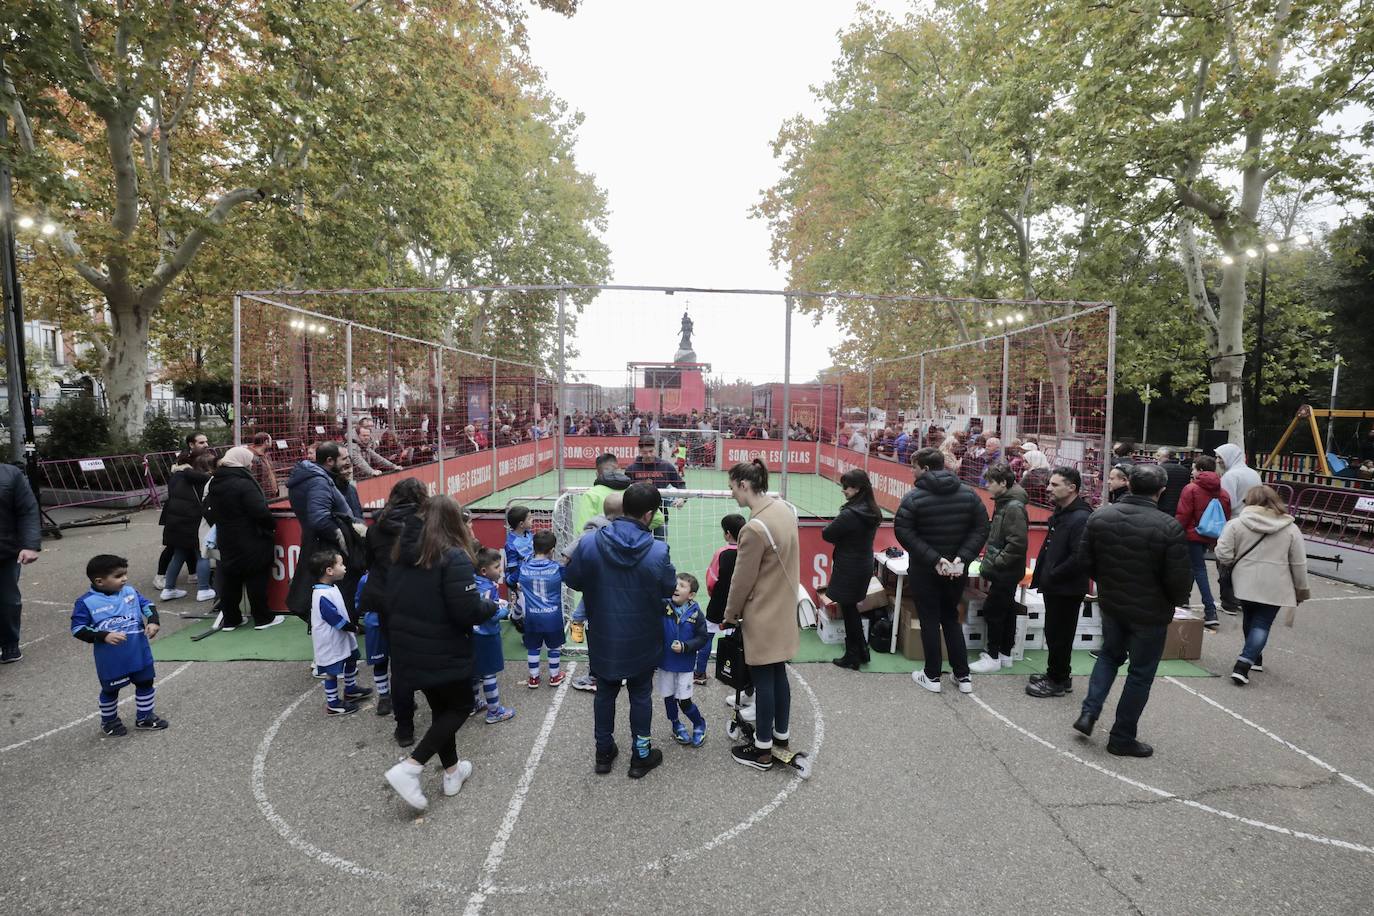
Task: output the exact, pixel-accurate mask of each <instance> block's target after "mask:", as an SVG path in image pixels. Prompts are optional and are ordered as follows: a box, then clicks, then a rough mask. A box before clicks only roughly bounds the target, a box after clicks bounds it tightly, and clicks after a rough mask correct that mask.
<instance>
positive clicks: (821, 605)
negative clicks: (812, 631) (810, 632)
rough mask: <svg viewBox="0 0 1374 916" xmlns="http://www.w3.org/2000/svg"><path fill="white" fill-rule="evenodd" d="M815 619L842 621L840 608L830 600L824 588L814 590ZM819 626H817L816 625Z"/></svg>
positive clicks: (842, 615) (842, 616)
mask: <svg viewBox="0 0 1374 916" xmlns="http://www.w3.org/2000/svg"><path fill="white" fill-rule="evenodd" d="M816 617H817V618H821V617H829V618H830V619H831V620H844V614H843V613H842V612H841V611H840V606H839V605H838V604H836V603H835V602H834V601H831V600H830V596H829V595H827V594H826V593H825V589H824V588H818V589H816ZM817 626H819V624H817Z"/></svg>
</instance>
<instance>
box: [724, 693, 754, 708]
mask: <svg viewBox="0 0 1374 916" xmlns="http://www.w3.org/2000/svg"><path fill="white" fill-rule="evenodd" d="M725 705H726V706H729V707H730V708H731V709H734V708H735V695H734V694H733V693H728V694H726V695H725ZM739 705H740V706H753V705H754V698H753V697H750V696H747V695H746V696H742V697H741V698H740V702H739Z"/></svg>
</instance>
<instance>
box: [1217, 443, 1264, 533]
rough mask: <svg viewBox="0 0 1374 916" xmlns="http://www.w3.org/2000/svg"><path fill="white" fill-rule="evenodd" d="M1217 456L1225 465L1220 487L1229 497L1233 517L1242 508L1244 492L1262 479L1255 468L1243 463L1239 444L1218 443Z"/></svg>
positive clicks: (1255, 485)
mask: <svg viewBox="0 0 1374 916" xmlns="http://www.w3.org/2000/svg"><path fill="white" fill-rule="evenodd" d="M1217 458H1218V459H1219V460H1220V461H1221V462H1222V464H1224V465H1226V472H1225V473H1224V474H1222V475H1221V488H1222V489H1223V490H1225V491H1226V493H1227V494H1228V495H1229V496H1230V497H1231V517H1232V518H1235V517H1236V516H1238V515H1240V510H1241V509H1242V508H1244V503H1245V494H1246V493H1249V492H1250V488H1251V487H1257V486H1259V485H1260V484H1261V483H1263V481H1261V480H1260V475H1259V474H1257V473H1256V472H1255V469H1254V468H1252V467H1250V465H1248V464H1246V463H1245V449H1243V448H1241V447H1240V446H1239V445H1234V444H1232V443H1230V442H1228V443H1226V444H1225V445H1218V446H1217Z"/></svg>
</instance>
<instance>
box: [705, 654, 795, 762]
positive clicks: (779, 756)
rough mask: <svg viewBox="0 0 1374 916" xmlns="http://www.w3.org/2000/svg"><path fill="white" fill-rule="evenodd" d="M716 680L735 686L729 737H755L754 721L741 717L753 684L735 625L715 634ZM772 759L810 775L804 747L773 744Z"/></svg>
mask: <svg viewBox="0 0 1374 916" xmlns="http://www.w3.org/2000/svg"><path fill="white" fill-rule="evenodd" d="M716 680H718V681H720V682H721V683H722V684H724V685H725V686H727V687H733V688H734V690H735V702H734V704H733V709H732V711H731V715H730V721H729V722H728V723H727V724H726V726H725V734H726V735H727V736H729V738H730V740H731V741H747V742H750V743H752V742H753V740H754V723H753V722H750V721H748V720H747V719H745V718H744V714H743V709H744V707H745V706H746V705H747V704H746V703H745V702H744V692H745V691H746V690H748V689H749V688H751V687H753V686H754V684H753V679H752V678H751V677H750V676H749V666H748V665H746V664H745V663H744V641H743V638H742V637H741V635H740V630H739V628H738V627H736V628H735V629H734V630H731V631H729V632H726V633H722V634H721V635H720V636H718V637H717V638H716ZM772 753H773V760H774V761H775V762H777V763H781V764H784V765H786V766H789V767H791V768H792V769H794V770H796V771H797V773H798V775H800V776H801V778H802V779H810V778H811V758H810V757H809V756H807V754H806V752H805V751H794V750H791V749H790V748H781V747H778V746H777V745H774V746H773V750H772Z"/></svg>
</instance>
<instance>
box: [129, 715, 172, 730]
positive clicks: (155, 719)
mask: <svg viewBox="0 0 1374 916" xmlns="http://www.w3.org/2000/svg"><path fill="white" fill-rule="evenodd" d="M169 724H170V723H169V722H168V721H167V720H166V719H164V718H162V717H161V716H157V715H152V716H149V717H148V718H146V719H138V720H137V721H135V722H134V728H136V729H138V730H139V731H145V732H160V731H162V730H163V729H164V728H166V727H167V726H168V725H169Z"/></svg>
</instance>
